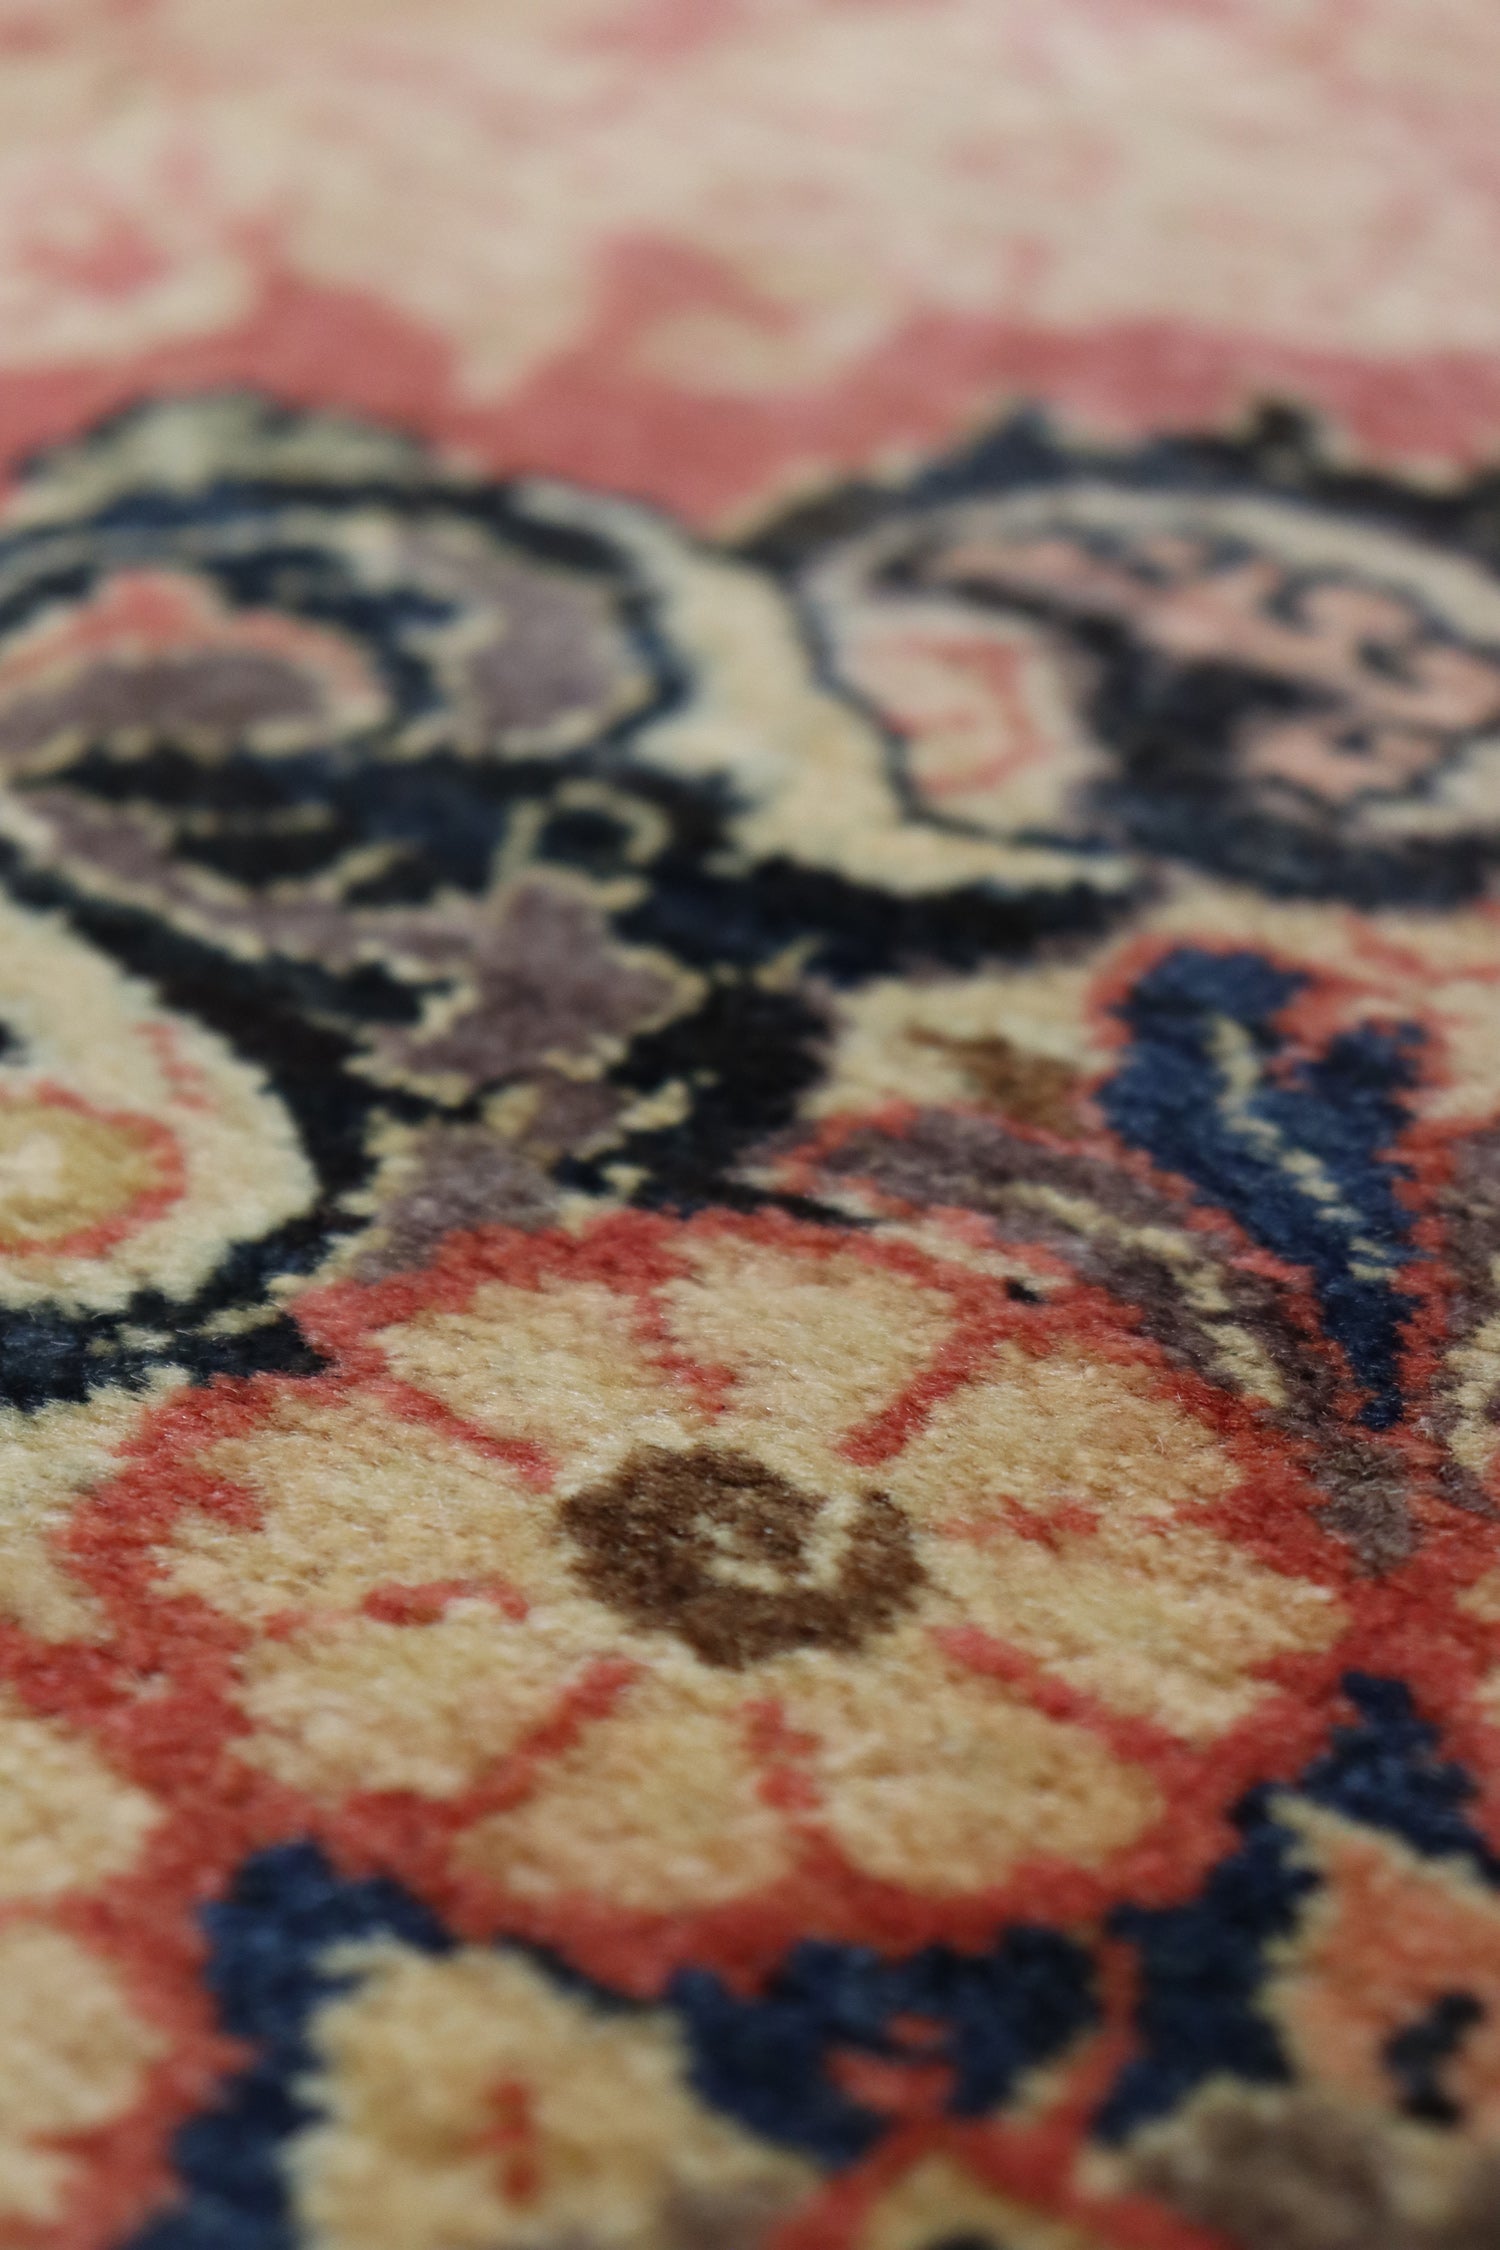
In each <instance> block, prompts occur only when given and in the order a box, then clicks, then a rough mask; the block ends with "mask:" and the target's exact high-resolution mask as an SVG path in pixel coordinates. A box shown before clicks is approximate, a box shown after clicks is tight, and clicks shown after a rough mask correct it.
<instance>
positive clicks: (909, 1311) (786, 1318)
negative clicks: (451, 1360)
mask: <svg viewBox="0 0 1500 2250" xmlns="http://www.w3.org/2000/svg"><path fill="white" fill-rule="evenodd" d="M688 1254H689V1255H690V1257H691V1259H692V1262H693V1265H694V1267H695V1269H696V1270H695V1273H694V1276H693V1278H692V1280H690V1281H680V1282H674V1283H672V1284H671V1285H670V1286H669V1287H668V1288H667V1289H666V1290H664V1291H663V1295H664V1297H665V1298H666V1299H667V1301H668V1303H669V1306H670V1315H669V1317H670V1320H671V1324H672V1329H673V1332H674V1334H675V1335H676V1337H677V1338H678V1340H679V1342H680V1343H681V1344H682V1346H683V1349H684V1350H685V1351H687V1352H689V1353H691V1354H692V1356H693V1357H694V1358H696V1359H700V1360H704V1361H707V1362H710V1363H712V1364H714V1365H720V1366H725V1367H728V1368H731V1369H733V1371H734V1375H735V1383H734V1387H733V1390H732V1391H731V1392H730V1394H729V1399H728V1403H727V1405H726V1407H725V1410H724V1412H723V1413H722V1415H721V1416H720V1417H719V1419H718V1421H717V1422H716V1424H715V1428H714V1442H715V1443H716V1444H720V1445H738V1446H742V1447H745V1448H747V1449H749V1450H753V1451H754V1452H755V1453H757V1454H759V1456H760V1457H761V1458H762V1459H763V1460H765V1461H767V1462H769V1463H770V1464H771V1466H772V1467H773V1468H775V1469H777V1470H778V1471H779V1472H780V1474H781V1475H783V1476H786V1477H789V1478H790V1479H791V1480H792V1482H793V1483H798V1482H802V1483H812V1484H813V1485H815V1486H816V1485H821V1486H823V1487H824V1488H825V1489H826V1488H827V1487H828V1486H829V1485H833V1486H835V1487H838V1488H841V1489H852V1488H853V1487H854V1486H855V1485H857V1484H859V1483H868V1482H869V1474H868V1472H867V1471H861V1470H856V1469H854V1468H853V1467H852V1466H851V1464H850V1463H849V1462H848V1461H846V1460H845V1459H844V1458H843V1456H842V1455H841V1454H840V1453H839V1451H838V1446H839V1441H840V1440H841V1439H842V1438H843V1437H844V1436H845V1434H846V1433H847V1432H848V1431H849V1430H851V1429H854V1428H856V1427H858V1425H859V1424H860V1423H861V1422H864V1421H866V1420H867V1419H868V1418H869V1417H870V1416H872V1415H874V1414H877V1413H878V1412H879V1411H880V1409H881V1408H882V1407H884V1406H888V1405H889V1404H891V1403H892V1401H893V1400H894V1399H896V1398H897V1397H898V1396H899V1395H900V1393H901V1391H902V1390H903V1389H905V1387H906V1386H907V1384H909V1383H910V1382H911V1381H912V1379H913V1378H914V1377H915V1376H916V1375H917V1374H919V1373H920V1371H921V1370H922V1368H923V1367H924V1366H925V1365H926V1364H927V1363H928V1361H929V1360H930V1359H931V1358H932V1357H933V1355H934V1354H935V1353H936V1351H937V1350H938V1348H939V1347H940V1346H941V1344H942V1343H943V1341H944V1339H945V1338H946V1337H947V1335H948V1333H949V1331H950V1329H951V1327H952V1324H953V1315H952V1311H951V1308H950V1305H949V1302H948V1299H947V1298H946V1297H945V1296H944V1295H943V1293H942V1291H941V1290H937V1289H928V1288H924V1287H922V1285H921V1284H920V1283H918V1282H915V1281H911V1280H909V1279H908V1278H907V1277H906V1276H905V1275H904V1274H900V1273H895V1272H893V1271H892V1270H891V1269H890V1268H889V1267H887V1266H881V1265H874V1264H871V1263H870V1262H869V1261H868V1260H866V1259H864V1258H861V1257H859V1256H857V1255H856V1254H854V1253H853V1252H836V1253H835V1254H833V1255H832V1256H829V1257H818V1256H815V1255H812V1254H810V1253H809V1252H807V1251H805V1250H785V1249H779V1248H774V1247H770V1246H767V1245H763V1244H760V1243H754V1242H747V1241H745V1240H744V1238H743V1237H741V1236H737V1235H732V1234H724V1235H708V1236H704V1237H701V1238H700V1239H698V1240H697V1241H695V1242H694V1243H693V1244H692V1245H691V1247H690V1249H689V1253H688Z"/></svg>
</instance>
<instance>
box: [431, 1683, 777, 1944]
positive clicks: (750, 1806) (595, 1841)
mask: <svg viewBox="0 0 1500 2250" xmlns="http://www.w3.org/2000/svg"><path fill="white" fill-rule="evenodd" d="M745 1694H746V1690H745V1687H744V1685H743V1683H741V1682H739V1681H738V1680H735V1681H734V1683H733V1684H732V1685H731V1684H730V1683H729V1682H721V1681H718V1680H715V1679H713V1678H712V1677H710V1676H708V1675H705V1674H704V1673H703V1672H702V1671H701V1670H700V1669H699V1667H697V1666H696V1665H694V1664H692V1662H691V1660H688V1661H686V1662H684V1663H683V1664H681V1665H680V1666H675V1667H673V1668H672V1670H671V1671H670V1672H669V1673H668V1674H667V1676H665V1677H659V1678H655V1679H651V1678H648V1679H643V1680H641V1681H640V1682H639V1683H637V1684H636V1685H635V1686H634V1687H632V1688H630V1689H628V1690H627V1691H626V1693H625V1695H624V1696H623V1697H622V1699H621V1701H620V1702H619V1703H618V1704H617V1705H616V1706H615V1708H614V1710H613V1711H612V1712H611V1713H610V1714H609V1716H608V1717H606V1718H603V1719H600V1720H597V1721H596V1722H595V1723H594V1724H593V1725H591V1726H590V1727H588V1728H587V1730H586V1731H585V1732H584V1734H583V1735H582V1737H581V1739H580V1740H579V1741H578V1742H577V1743H576V1744H575V1745H574V1746H573V1748H572V1749H570V1750H568V1751H567V1752H566V1753H565V1754H564V1755H563V1756H562V1757H561V1758H559V1759H558V1760H557V1761H556V1763H555V1764H554V1765H552V1766H550V1767H549V1768H548V1769H547V1770H546V1771H545V1773H544V1774H543V1776H542V1779H541V1781H540V1784H539V1786H538V1787H537V1789H536V1791H535V1793H534V1794H533V1795H532V1796H530V1797H528V1798H527V1799H526V1801H525V1802H524V1803H523V1804H521V1805H519V1806H517V1807H516V1809H515V1810H514V1811H513V1812H505V1813H497V1814H495V1815H494V1816H493V1817H491V1818H490V1819H488V1820H485V1821H482V1822H481V1823H480V1824H479V1825H478V1826H477V1827H476V1828H474V1829H472V1830H471V1831H470V1832H469V1834H468V1836H467V1837H466V1838H465V1839H464V1842H463V1843H462V1845H461V1846H460V1848H459V1856H460V1859H461V1860H462V1861H463V1863H464V1864H465V1865H467V1866H469V1867H472V1868H474V1869H475V1870H476V1871H478V1872H481V1873H483V1874H485V1875H488V1876H490V1877H492V1878H493V1879H494V1880H495V1881H496V1882H499V1883H503V1884H504V1885H505V1886H506V1887H507V1888H508V1889H510V1890H513V1891H517V1892H519V1893H521V1894H522V1895H523V1896H532V1897H558V1896H566V1895H567V1894H568V1893H569V1892H575V1891H576V1892H584V1893H592V1894H593V1895H594V1896H596V1897H604V1898H608V1899H609V1900H610V1901H611V1903H612V1904H614V1905H616V1906H620V1907H625V1908H627V1909H639V1910H641V1911H642V1912H645V1913H673V1912H677V1911H682V1910H686V1909H689V1908H692V1907H699V1906H717V1905H720V1904H722V1903H723V1902H724V1901H725V1900H728V1899H732V1898H740V1897H743V1896H744V1895H745V1894H746V1893H748V1892H752V1891H757V1890H761V1889H763V1888H764V1887H765V1886H766V1885H767V1884H769V1883H773V1882H774V1881H775V1880H776V1879H777V1877H778V1876H780V1875H783V1874H784V1873H785V1872H786V1870H787V1865H788V1848H787V1841H786V1836H785V1833H784V1830H783V1828H782V1825H781V1823H780V1821H779V1820H778V1819H777V1817H776V1815H775V1814H774V1813H773V1812H772V1811H771V1810H770V1808H769V1807H768V1806H767V1805H766V1804H765V1803H764V1802H763V1800H762V1798H761V1796H760V1794H759V1791H758V1788H757V1776H756V1773H755V1769H754V1767H753V1765H752V1764H751V1761H750V1759H749V1757H748V1755H747V1754H746V1749H745V1744H744V1734H743V1724H742V1722H741V1720H740V1719H739V1717H738V1711H739V1707H740V1706H741V1705H742V1704H743V1702H744V1700H745Z"/></svg>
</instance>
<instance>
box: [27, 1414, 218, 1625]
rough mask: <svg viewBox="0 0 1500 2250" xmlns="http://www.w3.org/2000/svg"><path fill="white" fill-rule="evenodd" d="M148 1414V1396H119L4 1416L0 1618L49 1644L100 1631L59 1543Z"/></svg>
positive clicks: (93, 1607)
mask: <svg viewBox="0 0 1500 2250" xmlns="http://www.w3.org/2000/svg"><path fill="white" fill-rule="evenodd" d="M174 1380H177V1381H180V1380H181V1378H180V1377H178V1378H166V1379H163V1380H162V1381H160V1382H158V1383H157V1384H156V1385H155V1386H154V1394H155V1395H157V1396H160V1395H161V1394H162V1392H164V1391H166V1390H170V1389H171V1388H172V1386H173V1381H174ZM146 1411H147V1399H146V1398H145V1397H143V1396H142V1394H141V1392H140V1391H126V1390H115V1389H109V1390H102V1391H97V1392H95V1394H94V1396H93V1397H92V1398H90V1399H88V1400H87V1401H86V1402H85V1403H84V1404H83V1405H81V1406H69V1405H58V1406H43V1407H38V1408H37V1409H35V1411H33V1412H31V1413H24V1414H23V1413H22V1412H21V1411H20V1409H19V1408H16V1407H7V1408H5V1409H4V1410H3V1411H0V1618H4V1619H6V1620H7V1621H8V1622H10V1623H12V1624H16V1625H21V1626H24V1628H25V1629H26V1631H27V1632H29V1633H36V1634H38V1635H39V1636H40V1637H41V1638H42V1639H43V1640H49V1641H52V1640H72V1639H83V1638H85V1637H89V1638H92V1637H93V1636H94V1635H95V1634H96V1633H97V1632H98V1630H99V1626H100V1617H99V1611H98V1608H97V1605H96V1604H95V1602H94V1601H93V1600H92V1598H91V1597H90V1596H89V1595H87V1594H86V1593H84V1592H83V1591H82V1589H81V1588H80V1587H78V1586H75V1585H74V1584H73V1583H72V1582H71V1580H70V1579H69V1578H68V1576H67V1573H66V1571H65V1570H64V1568H63V1566H62V1564H61V1562H60V1561H59V1560H58V1558H57V1555H56V1553H55V1552H54V1549H53V1544H52V1542H53V1539H54V1537H55V1535H56V1534H57V1533H58V1532H59V1531H60V1530H61V1529H62V1528H63V1526H64V1525H65V1524H66V1522H67V1520H68V1515H69V1513H70V1511H71V1508H72V1506H73V1504H74V1503H75V1502H76V1501H77V1500H78V1499H79V1497H80V1496H81V1495H82V1494H83V1493H85V1492H87V1491H88V1489H89V1487H90V1486H91V1485H93V1484H95V1483H97V1482H98V1481H100V1480H101V1479H102V1478H104V1477H107V1476H108V1475H109V1474H110V1473H111V1471H112V1470H113V1468H114V1467H115V1463H116V1456H117V1452H118V1449H119V1448H120V1447H121V1446H123V1445H125V1444H126V1443H127V1442H128V1441H129V1439H130V1438H131V1437H133V1436H134V1435H135V1433H136V1431H137V1430H138V1429H139V1427H140V1425H141V1422H142V1421H143V1419H144V1418H145V1414H146Z"/></svg>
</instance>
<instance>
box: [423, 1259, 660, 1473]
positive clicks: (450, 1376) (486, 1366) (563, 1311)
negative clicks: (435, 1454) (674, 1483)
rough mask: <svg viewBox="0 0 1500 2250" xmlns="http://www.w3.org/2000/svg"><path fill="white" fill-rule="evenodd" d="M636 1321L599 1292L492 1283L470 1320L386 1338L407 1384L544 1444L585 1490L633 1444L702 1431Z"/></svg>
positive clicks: (467, 1315)
mask: <svg viewBox="0 0 1500 2250" xmlns="http://www.w3.org/2000/svg"><path fill="white" fill-rule="evenodd" d="M634 1321H635V1308H634V1306H633V1305H632V1304H631V1302H630V1300H629V1299H628V1298H626V1297H623V1296H621V1295H619V1294H618V1293H617V1292H616V1291H615V1290H613V1289H606V1288H604V1287H603V1286H602V1285H600V1284H599V1283H595V1282H567V1281H564V1282H554V1283H549V1284H547V1285H546V1286H544V1287H543V1288H540V1289H516V1288H512V1287H510V1286H509V1285H508V1284H507V1283H505V1282H499V1281H489V1282H485V1283H484V1284H483V1285H482V1287H480V1288H479V1289H477V1290H476V1291H475V1293H474V1298H473V1301H472V1303H471V1304H470V1306H469V1308H468V1310H467V1311H466V1312H461V1313H419V1314H418V1315H417V1316H416V1317H415V1318H414V1319H412V1320H409V1321H405V1322H403V1323H401V1324H400V1325H399V1326H397V1327H392V1328H386V1329H382V1330H381V1331H380V1334H379V1339H378V1340H379V1342H380V1343H381V1345H382V1346H383V1348H384V1350H385V1354H386V1357H387V1359H388V1360H389V1362H390V1365H391V1367H392V1369H393V1370H394V1372H395V1373H396V1374H398V1375H400V1376H402V1377H404V1379H405V1380H406V1381H407V1382H409V1383H415V1384H416V1385H417V1386H418V1387H419V1388H420V1389H422V1390H425V1391H428V1392H430V1393H431V1394H432V1396H433V1397H434V1398H438V1399H441V1400H442V1402H443V1404H444V1405H445V1406H448V1407H451V1408H452V1409H453V1410H454V1412H456V1413H458V1414H462V1415H464V1416H465V1417H466V1418H467V1419H468V1420H470V1421H472V1422H477V1423H479V1424H480V1425H481V1426H482V1427H483V1428H484V1429H486V1430H492V1431H494V1432H495V1433H496V1434H497V1435H499V1436H503V1437H514V1438H528V1439H531V1440H532V1441H534V1442H535V1443H536V1444H538V1445H541V1446H544V1447H545V1448H546V1450H547V1451H548V1452H549V1453H550V1454H552V1455H554V1456H555V1457H556V1458H557V1459H558V1460H560V1461H561V1462H562V1464H563V1465H564V1470H565V1473H566V1474H567V1476H568V1477H569V1478H570V1479H571V1480H575V1481H576V1480H578V1479H580V1478H583V1477H589V1476H597V1475H599V1474H601V1473H603V1472H604V1471H606V1470H607V1469H609V1468H610V1467H612V1466H613V1464H614V1463H615V1461H616V1460H618V1458H619V1456H620V1454H621V1453H622V1452H624V1451H628V1449H629V1448H630V1446H632V1445H634V1444H650V1445H668V1446H670V1445H680V1444H683V1443H685V1442H687V1433H697V1432H698V1431H699V1430H700V1428H701V1423H702V1418H701V1416H700V1415H699V1414H698V1413H697V1411H696V1409H695V1407H694V1405H693V1401H692V1399H691V1397H690V1395H689V1393H688V1392H687V1390H686V1389H685V1388H682V1387H680V1386H677V1385H674V1384H673V1383H672V1382H671V1380H670V1378H669V1377H667V1376H666V1375H665V1374H664V1373H663V1372H662V1371H661V1370H660V1369H658V1368H656V1367H654V1366H653V1365H652V1364H651V1362H650V1361H649V1359H648V1358H647V1355H646V1353H645V1352H644V1351H643V1349H642V1347H641V1344H640V1342H639V1340H638V1338H637V1336H636V1333H635V1325H634Z"/></svg>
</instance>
